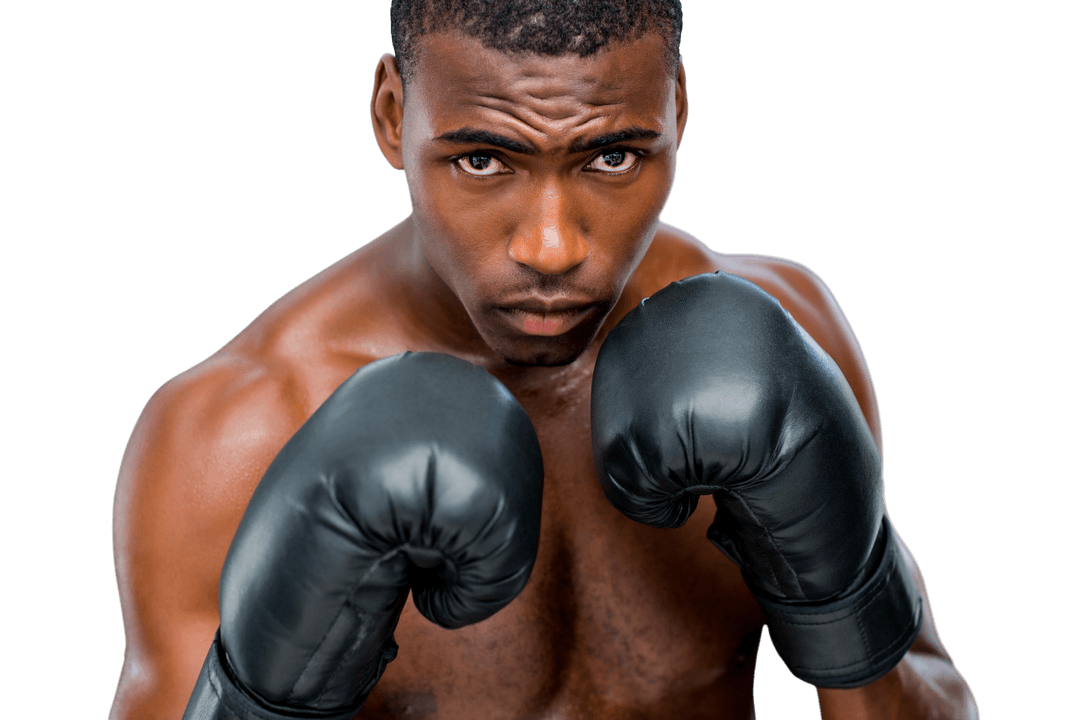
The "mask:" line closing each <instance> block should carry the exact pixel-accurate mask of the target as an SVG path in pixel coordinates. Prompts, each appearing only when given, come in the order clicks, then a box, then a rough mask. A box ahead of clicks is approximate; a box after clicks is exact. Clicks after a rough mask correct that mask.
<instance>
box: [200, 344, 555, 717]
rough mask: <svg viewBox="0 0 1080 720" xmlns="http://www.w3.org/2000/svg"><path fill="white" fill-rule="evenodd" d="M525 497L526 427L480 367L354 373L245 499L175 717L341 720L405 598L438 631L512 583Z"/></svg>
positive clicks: (413, 361) (363, 693)
mask: <svg viewBox="0 0 1080 720" xmlns="http://www.w3.org/2000/svg"><path fill="white" fill-rule="evenodd" d="M542 490H543V465H542V461H541V456H540V445H539V443H538V441H537V439H536V434H535V432H534V430H533V427H532V423H531V422H530V420H529V417H528V415H527V414H526V413H525V410H524V409H523V408H522V407H521V406H520V405H519V404H518V402H517V401H516V400H515V399H514V397H513V396H512V395H511V394H510V392H509V391H508V390H507V389H506V388H505V387H503V385H502V384H501V383H499V381H498V380H496V379H495V378H494V377H492V376H491V375H489V374H488V373H487V372H486V371H484V370H483V369H482V368H479V367H477V366H474V365H471V364H469V363H467V362H465V361H463V360H458V359H455V358H452V357H449V356H445V355H437V354H432V353H415V354H411V353H406V354H404V355H399V356H396V357H393V358H388V359H385V360H382V361H379V362H375V363H372V364H370V365H368V366H366V367H364V368H362V369H361V370H360V371H359V372H357V373H356V374H355V375H353V376H352V377H351V378H349V379H348V380H347V381H345V383H343V384H342V385H341V386H340V387H339V388H338V389H337V390H336V391H335V392H334V394H333V395H331V396H330V398H329V399H328V400H327V401H326V402H325V403H324V404H323V405H322V406H321V407H320V408H319V409H318V410H317V411H316V412H315V414H314V415H312V416H311V418H310V419H309V420H308V421H307V422H306V423H305V424H304V425H303V427H301V428H300V430H298V431H297V433H296V434H295V435H294V436H293V437H292V439H290V440H289V442H288V443H287V444H286V445H285V447H284V448H283V449H282V450H281V452H280V453H279V454H278V456H277V457H276V458H275V459H274V461H273V463H272V464H271V465H270V467H269V469H268V470H267V471H266V474H265V475H264V476H263V478H262V480H261V481H260V483H259V485H258V487H257V488H256V490H255V493H254V494H253V495H252V498H251V502H250V504H249V505H248V508H247V510H246V512H245V513H244V517H243V520H242V521H241V522H240V527H239V529H238V530H237V532H236V536H235V538H234V539H233V542H232V545H231V546H230V548H229V553H228V556H227V557H226V560H225V566H224V569H223V571H222V574H221V585H220V591H219V602H220V608H221V627H220V629H219V630H218V637H217V638H216V639H215V641H214V644H213V646H212V647H211V649H210V653H209V655H208V656H207V659H206V663H205V664H204V666H203V669H202V672H201V674H200V676H199V679H198V682H197V683H196V687H195V691H194V692H193V694H192V696H191V700H190V701H189V703H188V707H187V711H186V713H185V714H184V717H185V718H186V719H188V720H226V719H227V720H280V719H281V718H334V719H335V720H346V719H347V718H351V717H352V716H353V715H354V714H355V713H356V712H357V711H358V710H359V708H360V706H361V705H362V704H363V702H364V699H365V698H366V697H367V694H368V693H369V692H370V691H371V689H372V687H373V686H374V685H375V683H376V681H377V680H378V679H379V677H380V676H381V675H382V672H383V669H384V668H385V666H386V663H387V662H389V661H390V660H392V659H393V657H394V655H395V654H396V651H397V646H396V644H395V643H394V638H393V632H394V628H395V626H396V625H397V621H398V617H399V616H400V614H401V610H402V607H403V606H404V603H405V600H406V597H407V595H408V592H409V589H410V587H411V588H412V591H413V599H414V602H415V603H416V607H417V609H419V610H420V612H421V613H423V614H424V615H425V616H426V617H427V618H428V619H429V620H431V621H432V622H435V623H437V624H439V625H441V626H442V627H445V628H458V627H461V626H464V625H468V624H470V623H475V622H478V621H480V620H483V619H485V618H487V617H489V616H490V615H492V614H493V613H495V612H497V611H498V610H500V609H501V608H502V607H504V606H505V605H506V604H508V603H509V602H510V601H511V600H513V598H514V597H515V596H516V595H517V594H518V593H519V592H520V591H521V590H522V588H524V587H525V583H526V581H527V580H528V578H529V573H530V572H531V570H532V566H533V562H534V561H535V558H536V551H537V545H538V543H539V536H540V499H541V494H542Z"/></svg>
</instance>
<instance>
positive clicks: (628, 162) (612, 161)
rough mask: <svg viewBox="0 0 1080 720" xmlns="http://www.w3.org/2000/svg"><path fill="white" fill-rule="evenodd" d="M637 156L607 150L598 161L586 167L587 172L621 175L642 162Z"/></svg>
mask: <svg viewBox="0 0 1080 720" xmlns="http://www.w3.org/2000/svg"><path fill="white" fill-rule="evenodd" d="M640 159H641V158H639V157H638V156H637V155H635V154H634V153H632V152H627V151H626V150H605V151H604V152H602V153H600V154H599V155H597V156H596V159H595V160H593V161H592V162H591V163H589V164H588V165H586V166H585V169H586V170H598V171H599V172H604V173H621V172H626V171H627V170H630V169H631V168H633V167H634V166H635V165H637V163H638V160H640Z"/></svg>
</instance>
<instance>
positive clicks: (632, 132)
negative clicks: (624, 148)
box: [570, 126, 660, 153]
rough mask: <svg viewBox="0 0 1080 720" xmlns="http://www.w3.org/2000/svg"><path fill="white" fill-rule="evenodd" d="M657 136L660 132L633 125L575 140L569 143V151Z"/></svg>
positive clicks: (596, 147) (584, 150)
mask: <svg viewBox="0 0 1080 720" xmlns="http://www.w3.org/2000/svg"><path fill="white" fill-rule="evenodd" d="M658 137H660V133H658V132H657V131H655V130H649V129H648V128H643V127H637V126H635V127H630V128H627V129H625V130H620V131H618V132H613V133H608V134H607V135H601V136H600V137H596V138H593V139H591V140H575V141H574V142H572V143H570V152H572V153H582V152H588V151H590V150H599V149H600V148H602V147H607V146H608V145H617V144H619V143H624V142H630V141H631V140H655V139H656V138H658Z"/></svg>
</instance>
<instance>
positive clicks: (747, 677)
mask: <svg viewBox="0 0 1080 720" xmlns="http://www.w3.org/2000/svg"><path fill="white" fill-rule="evenodd" d="M584 400H585V401H584V402H568V403H567V404H566V406H565V407H564V408H562V409H561V410H560V411H559V412H556V413H545V414H540V413H533V412H532V411H530V412H531V414H532V415H533V417H534V424H535V425H536V428H537V434H538V436H539V437H540V440H541V446H542V448H543V451H544V465H545V487H544V500H543V522H542V529H541V538H540V550H539V555H538V558H537V563H536V566H535V567H534V570H533V573H532V576H531V577H530V580H529V584H528V586H527V587H526V589H525V590H524V591H523V592H522V594H521V595H520V596H518V598H517V599H515V600H514V602H512V603H511V604H510V605H509V606H508V607H507V608H505V609H504V610H502V611H501V612H499V613H497V614H496V615H495V616H493V617H492V618H490V619H488V620H486V621H484V622H481V623H478V624H476V625H473V626H470V627H466V628H463V629H460V630H455V631H448V630H443V629H441V628H439V627H437V626H435V625H433V624H431V623H430V622H428V621H427V620H426V619H424V618H423V617H422V616H421V615H420V614H419V613H418V612H417V611H416V610H415V608H414V607H413V606H412V604H411V603H410V604H408V605H407V606H406V610H405V612H404V613H403V614H402V617H401V621H400V623H399V625H398V629H397V632H396V633H395V637H396V639H397V642H398V644H399V646H400V652H399V654H398V658H397V659H396V660H395V661H394V662H393V663H391V664H390V665H389V667H388V668H387V671H386V673H385V675H384V676H383V678H382V680H381V681H380V682H379V685H378V686H377V687H376V689H375V691H374V692H373V693H372V695H371V696H370V697H369V699H368V702H367V704H366V705H365V708H364V710H363V711H362V712H361V714H360V715H359V716H358V717H362V718H421V717H432V718H434V717H438V718H458V717H461V718H466V717H468V718H476V717H485V718H492V719H494V718H541V717H543V718H563V717H566V718H570V717H575V718H576V717H610V718H663V717H679V718H693V717H713V718H715V717H732V718H748V717H751V715H752V704H751V699H750V698H751V689H752V680H753V659H754V656H755V653H756V648H757V639H758V636H759V635H758V634H759V632H760V627H761V624H762V618H761V615H760V609H759V608H758V606H757V604H756V602H754V600H753V599H752V597H751V596H750V595H749V592H748V591H747V589H746V587H745V585H744V583H743V581H742V579H741V577H740V575H739V571H738V569H737V568H736V567H735V566H734V565H732V564H731V563H730V562H729V561H728V560H727V559H726V558H725V557H724V556H723V554H722V553H721V552H720V551H718V550H716V549H715V548H714V547H712V545H711V544H710V543H709V542H708V541H707V540H706V539H705V529H706V528H707V527H708V524H709V522H711V519H712V515H713V510H714V509H713V507H712V502H711V501H710V500H708V499H707V498H706V499H705V501H704V502H703V503H702V507H701V508H700V510H699V511H698V512H697V513H696V514H695V515H694V517H693V518H691V521H690V522H689V523H688V524H687V525H686V526H685V527H683V528H681V529H678V530H656V529H653V528H648V527H645V526H642V525H638V524H636V523H633V522H632V521H630V520H628V519H626V518H624V517H623V516H622V515H621V514H620V513H619V512H618V511H616V510H615V509H614V508H612V507H611V506H610V505H609V504H608V503H607V501H606V500H605V498H604V497H603V493H602V492H601V490H600V488H599V484H598V483H597V481H596V474H595V470H594V469H593V463H592V452H591V441H590V437H589V426H588V402H587V395H586V397H585V398H584ZM526 406H527V409H528V404H527V403H526ZM718 708H727V709H729V711H730V713H729V714H723V711H719V714H718Z"/></svg>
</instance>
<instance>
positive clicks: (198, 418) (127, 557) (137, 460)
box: [110, 359, 302, 720]
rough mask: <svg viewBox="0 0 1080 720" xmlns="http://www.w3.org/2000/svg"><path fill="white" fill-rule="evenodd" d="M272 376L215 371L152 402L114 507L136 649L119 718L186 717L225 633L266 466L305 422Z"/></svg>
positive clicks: (191, 375) (124, 676)
mask: <svg viewBox="0 0 1080 720" xmlns="http://www.w3.org/2000/svg"><path fill="white" fill-rule="evenodd" d="M295 416H296V413H295V412H293V408H292V407H291V406H290V404H289V403H287V402H286V401H285V399H284V398H283V397H282V395H281V393H280V391H279V384H278V383H277V382H275V381H274V380H273V379H272V378H271V376H270V375H269V374H268V373H267V372H266V371H265V369H263V368H260V367H258V366H255V365H254V364H252V363H248V362H243V361H238V360H236V359H231V360H229V359H218V360H211V361H208V362H207V363H205V364H204V365H202V366H200V367H198V368H196V369H194V370H192V371H190V372H188V373H185V374H184V375H182V376H180V377H179V378H177V379H175V380H173V381H171V382H169V383H168V384H166V385H165V386H164V387H163V388H161V390H159V391H158V392H157V393H156V394H155V395H154V397H153V398H152V399H151V400H150V402H149V403H148V405H147V407H146V409H145V410H144V412H143V414H142V417H141V418H140V419H139V422H138V424H137V425H136V427H135V430H134V432H133V434H132V437H131V440H130V442H129V444H128V448H127V451H126V453H125V456H124V461H123V463H122V465H121V470H120V477H119V481H118V484H117V491H116V500H115V508H114V521H113V522H114V526H113V532H114V545H115V556H116V571H117V581H118V583H119V587H120V601H121V608H122V610H123V617H124V630H125V635H126V641H127V647H126V651H125V654H124V665H123V669H122V671H121V676H120V683H119V686H118V688H117V692H116V698H115V700H114V701H113V708H112V713H111V715H110V717H111V718H112V719H113V720H127V719H129V718H130V719H134V718H140V719H145V720H156V719H157V718H162V719H163V720H164V719H166V718H167V719H169V720H177V719H178V718H179V717H180V716H181V715H183V712H184V707H185V706H186V704H187V702H188V697H189V696H190V694H191V690H192V687H193V686H194V685H195V679H196V676H197V675H198V673H199V669H200V667H201V666H202V663H203V659H204V658H205V657H206V651H207V648H208V647H209V646H210V642H211V641H212V640H213V637H214V632H215V630H216V629H217V625H218V578H219V575H220V573H221V567H222V563H223V562H224V559H225V553H226V551H227V550H228V547H229V543H230V542H231V540H232V536H233V534H234V533H235V531H236V527H237V525H238V524H239V522H240V517H241V515H242V514H243V511H244V508H245V507H246V505H247V502H248V499H249V497H250V495H251V492H252V491H253V490H254V488H255V485H256V484H257V483H258V480H259V478H260V477H261V475H262V473H263V471H264V470H265V469H266V466H267V465H269V463H270V460H271V459H272V458H273V456H274V455H275V454H276V453H277V451H278V449H279V448H280V447H281V445H283V444H284V443H285V441H286V440H287V439H288V437H289V436H290V435H291V434H292V432H293V431H294V430H295V429H296V427H298V426H299V424H300V421H301V420H302V418H299V417H295Z"/></svg>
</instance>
